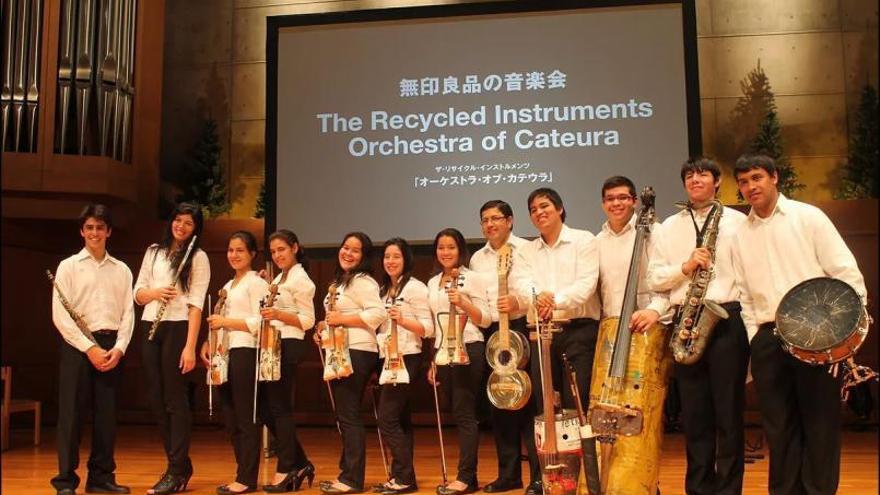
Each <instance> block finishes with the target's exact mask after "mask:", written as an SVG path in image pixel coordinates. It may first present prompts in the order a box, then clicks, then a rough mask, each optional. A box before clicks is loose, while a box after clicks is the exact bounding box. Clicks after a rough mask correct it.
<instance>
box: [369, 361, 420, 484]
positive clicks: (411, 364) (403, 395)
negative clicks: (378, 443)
mask: <svg viewBox="0 0 880 495" xmlns="http://www.w3.org/2000/svg"><path fill="white" fill-rule="evenodd" d="M403 362H404V365H405V366H406V371H407V373H409V383H400V384H397V385H392V384H388V383H386V384H385V385H382V390H381V393H380V395H379V410H378V412H379V430H380V431H381V432H382V439H383V440H384V442H385V445H387V446H388V449H389V450H390V451H391V459H392V460H391V478H393V479H394V480H395V481H396V482H397V483H398V484H401V485H415V484H416V473H415V469H414V468H413V426H412V422H411V421H410V407H409V405H410V399H411V398H412V391H413V388H414V387H413V385H412V384H413V383H415V382H416V380H421V379H423V375H422V374H421V367H422V355H421V354H407V355H405V356H403ZM380 365H384V360H381V361H380ZM380 369H381V368H380Z"/></svg>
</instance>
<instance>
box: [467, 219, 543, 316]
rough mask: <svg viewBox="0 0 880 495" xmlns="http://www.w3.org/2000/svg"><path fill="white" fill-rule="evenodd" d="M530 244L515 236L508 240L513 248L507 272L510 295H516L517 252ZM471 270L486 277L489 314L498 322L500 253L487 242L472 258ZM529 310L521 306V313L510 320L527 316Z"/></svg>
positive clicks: (512, 314) (517, 313)
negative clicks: (514, 265) (514, 282)
mask: <svg viewBox="0 0 880 495" xmlns="http://www.w3.org/2000/svg"><path fill="white" fill-rule="evenodd" d="M528 242H529V241H527V240H525V239H523V238H522V237H517V236H515V235H513V234H510V237H508V238H507V243H508V244H510V246H511V247H512V248H513V250H512V251H511V261H512V263H511V266H510V268H509V269H508V271H507V287H508V293H511V294H513V293H514V290H513V286H514V284H513V281H514V280H515V277H516V275H515V273H514V267H513V264H515V263H516V250H517V248H519V247H521V246H522V245H524V244H526V243H528ZM470 269H471V270H474V271H475V272H479V273H481V274H483V275H484V276H485V277H486V280H487V281H488V283H487V284H486V302H487V303H488V304H489V313H490V314H491V316H492V321H498V304H497V302H498V252H497V251H496V250H495V249H494V248H492V245H491V244H489V243H488V242H487V243H486V245H485V246H483V247H482V248H480V250H479V251H477V252H476V253H474V255H473V256H471V262H470ZM527 309H528V306H525V305H521V306H520V309H519V311H517V312H515V313H510V314H509V315H508V318H509V319H511V320H515V319H517V318H521V317H523V316H525V314H526V310H527Z"/></svg>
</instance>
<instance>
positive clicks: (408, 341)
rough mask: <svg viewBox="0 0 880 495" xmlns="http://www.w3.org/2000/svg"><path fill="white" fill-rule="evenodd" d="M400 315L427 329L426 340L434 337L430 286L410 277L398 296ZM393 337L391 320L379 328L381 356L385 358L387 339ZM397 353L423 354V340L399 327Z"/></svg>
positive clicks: (378, 336) (378, 337)
mask: <svg viewBox="0 0 880 495" xmlns="http://www.w3.org/2000/svg"><path fill="white" fill-rule="evenodd" d="M397 304H398V305H399V306H400V314H401V315H402V316H403V317H404V318H406V319H411V320H418V321H419V323H421V324H422V326H423V327H425V338H430V337H432V336H433V335H434V322H433V320H432V319H431V308H430V307H429V306H428V286H427V285H425V284H424V283H423V282H422V281H421V280H418V279H416V278H413V277H410V279H409V280H408V281H407V282H406V285H405V286H403V290H401V291H400V294H399V295H398V296H397ZM389 335H391V319H390V318H389V319H387V320H385V322H384V323H382V326H381V327H379V334H378V335H377V336H376V338H377V339H378V341H379V356H381V357H383V358H384V357H385V339H387V338H388V336H389ZM397 352H398V353H400V354H419V353H420V352H422V338H421V337H419V336H418V335H416V334H414V333H413V332H410V331H409V330H407V329H406V328H403V326H402V325H397Z"/></svg>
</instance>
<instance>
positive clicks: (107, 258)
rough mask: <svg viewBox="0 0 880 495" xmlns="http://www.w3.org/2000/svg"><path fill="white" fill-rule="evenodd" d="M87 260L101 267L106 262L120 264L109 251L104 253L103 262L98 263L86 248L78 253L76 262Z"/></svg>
mask: <svg viewBox="0 0 880 495" xmlns="http://www.w3.org/2000/svg"><path fill="white" fill-rule="evenodd" d="M87 259H90V260H92V261H94V262H95V264H97V265H99V266H100V265H103V264H104V263H106V262H110V263H118V261H117V259H116V258H114V257H113V256H110V252H109V251H104V259H103V260H101V261H98V260H96V259H95V258H94V257H92V253H90V252H89V250H88V249H86V248H82V249H81V250H80V251H79V252H78V253H76V260H77V261H85V260H87Z"/></svg>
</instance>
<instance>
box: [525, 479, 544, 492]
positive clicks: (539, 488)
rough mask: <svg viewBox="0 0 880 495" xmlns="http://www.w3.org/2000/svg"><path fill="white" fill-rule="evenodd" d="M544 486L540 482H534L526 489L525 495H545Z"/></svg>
mask: <svg viewBox="0 0 880 495" xmlns="http://www.w3.org/2000/svg"><path fill="white" fill-rule="evenodd" d="M543 493H544V485H543V484H542V483H541V482H540V481H533V482H531V483H529V486H527V487H526V491H525V493H524V494H523V495H543Z"/></svg>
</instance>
